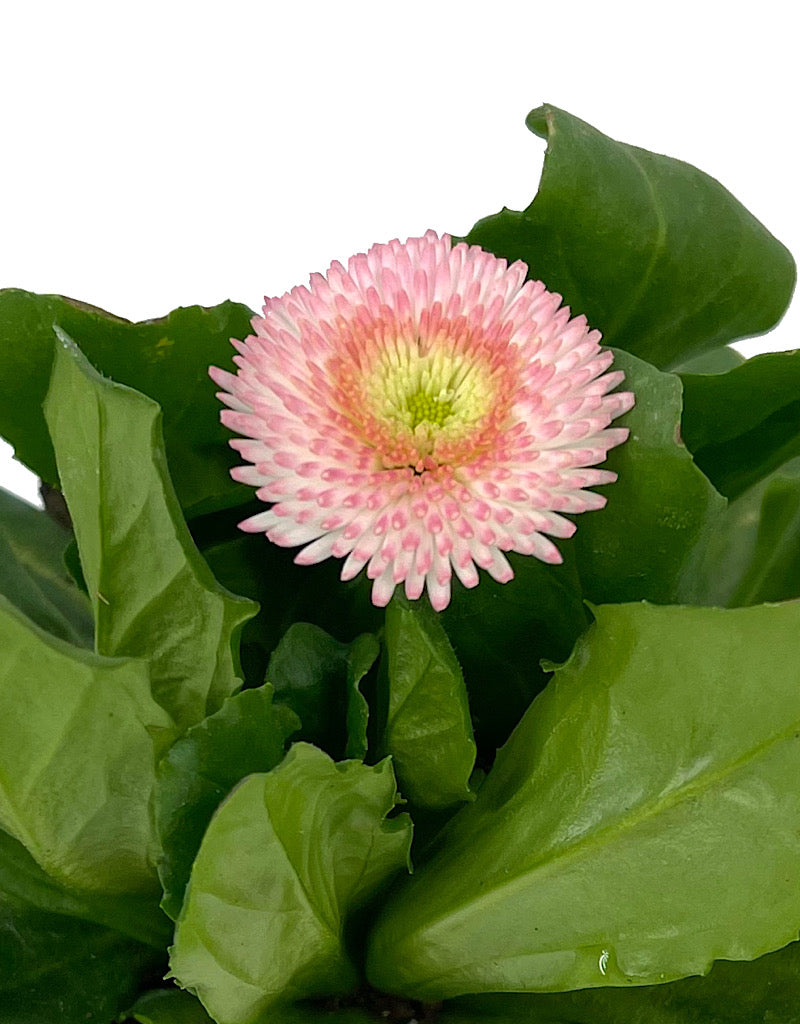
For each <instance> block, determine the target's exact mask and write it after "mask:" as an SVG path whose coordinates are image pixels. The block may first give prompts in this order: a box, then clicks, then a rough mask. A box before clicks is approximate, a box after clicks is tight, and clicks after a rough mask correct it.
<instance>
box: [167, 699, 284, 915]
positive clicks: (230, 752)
mask: <svg viewBox="0 0 800 1024" xmlns="http://www.w3.org/2000/svg"><path fill="white" fill-rule="evenodd" d="M272 693H273V691H272V687H271V686H269V685H267V686H264V687H261V688H260V689H257V690H243V691H242V692H241V693H237V694H236V695H235V696H233V697H229V698H228V700H226V701H225V703H224V704H223V705H222V707H221V708H220V709H219V711H217V712H216V714H214V715H212V716H211V717H210V718H206V719H205V720H204V721H202V722H200V723H199V724H198V725H196V726H194V727H193V728H191V729H190V730H189V731H188V732H187V733H186V735H185V736H183V737H182V738H181V739H179V740H178V741H177V742H176V743H174V744H173V745H172V747H170V749H169V751H168V753H167V755H166V757H165V758H164V759H163V761H162V762H161V764H160V765H159V766H158V782H157V787H156V803H155V806H156V824H157V828H158V833H159V838H160V839H161V846H162V851H163V852H162V857H161V861H160V863H159V871H158V873H159V877H160V878H161V885H162V887H163V889H164V898H163V900H162V902H161V906H162V907H163V908H164V910H165V911H166V912H167V913H168V914H169V916H170V917H171V918H172V919H173V920H174V919H175V918H177V916H178V913H179V912H180V909H181V904H182V903H183V894H184V891H185V889H186V883H187V882H188V880H189V873H190V872H191V869H192V862H193V861H194V858H195V856H196V855H197V851H198V850H199V849H200V842H201V840H202V838H203V833H204V832H205V830H206V827H207V826H208V823H209V821H210V820H211V816H212V815H213V813H214V811H215V810H216V809H217V807H218V806H219V804H220V803H221V802H222V800H223V799H224V798H225V797H226V796H227V794H228V793H229V792H230V791H231V789H233V787H234V786H235V785H236V783H237V782H240V781H241V780H242V779H243V778H244V777H245V775H250V774H252V773H253V772H266V771H269V770H270V769H271V768H274V767H275V765H277V764H278V763H279V762H280V761H281V760H282V759H283V755H284V753H285V745H286V740H287V739H288V737H289V736H291V734H292V733H293V732H296V731H297V729H298V728H299V727H300V721H299V719H298V718H297V716H296V715H295V714H294V713H293V712H291V711H290V710H289V708H285V707H276V706H274V705H273V703H272Z"/></svg>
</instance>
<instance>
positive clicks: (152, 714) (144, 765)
mask: <svg viewBox="0 0 800 1024" xmlns="http://www.w3.org/2000/svg"><path fill="white" fill-rule="evenodd" d="M0 650H2V651H3V659H2V662H0V750H1V751H2V762H1V764H0V827H2V828H5V829H6V830H7V831H9V832H10V833H11V834H12V835H13V836H15V837H16V838H17V839H19V841H20V842H21V843H22V844H23V845H24V846H25V847H26V848H27V849H28V850H29V851H30V853H31V854H32V855H33V857H34V858H35V859H36V861H37V862H38V863H39V864H40V865H41V866H42V868H43V869H44V870H45V871H46V872H47V873H48V874H50V875H51V876H52V877H53V878H54V879H56V880H57V881H58V882H59V883H61V884H62V885H64V886H67V887H74V888H76V889H78V890H85V891H87V892H95V893H130V892H142V891H143V892H154V891H155V889H156V887H157V881H156V875H155V867H154V864H155V857H156V854H157V842H156V837H155V834H154V830H153V825H152V821H151V811H150V800H151V798H152V793H153V786H154V783H155V765H156V760H157V757H158V756H159V755H160V753H161V752H162V750H163V747H164V745H165V743H167V742H168V741H169V739H170V738H171V731H170V730H171V726H172V722H171V720H170V718H169V716H168V715H167V714H166V712H164V711H163V709H162V708H160V707H159V706H158V704H156V703H155V701H154V700H153V698H152V696H151V695H150V680H149V678H148V673H147V664H146V663H145V662H143V661H134V660H128V659H108V658H102V657H99V656H97V655H95V654H92V653H90V652H89V651H86V650H85V649H83V648H79V647H70V645H69V644H66V643H64V642H63V641H61V640H58V639H56V638H55V637H51V636H49V635H48V634H46V633H44V632H43V631H42V630H40V629H39V628H38V627H37V626H35V625H34V624H33V623H31V622H30V621H29V620H27V619H25V618H24V616H22V615H20V613H19V612H17V611H16V609H14V608H13V607H12V606H11V605H10V604H9V603H8V602H7V601H6V599H5V598H3V597H0Z"/></svg>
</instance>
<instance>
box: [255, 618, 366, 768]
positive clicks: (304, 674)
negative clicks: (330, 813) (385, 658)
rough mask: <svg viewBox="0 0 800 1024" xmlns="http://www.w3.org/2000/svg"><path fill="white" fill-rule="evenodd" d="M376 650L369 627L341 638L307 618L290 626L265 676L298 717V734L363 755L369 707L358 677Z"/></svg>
mask: <svg viewBox="0 0 800 1024" xmlns="http://www.w3.org/2000/svg"><path fill="white" fill-rule="evenodd" d="M379 650H380V647H379V644H378V641H377V639H376V638H375V637H374V636H372V635H371V634H369V633H365V634H362V635H361V636H359V637H357V638H356V639H355V640H354V641H353V642H352V644H343V643H340V642H339V641H338V640H335V639H334V638H333V637H332V636H329V635H328V634H327V633H326V632H325V631H324V630H322V629H320V628H319V627H318V626H313V625H311V624H310V623H308V622H297V623H295V624H294V625H293V626H290V628H289V629H288V630H287V631H286V633H285V635H284V636H283V638H282V639H281V641H280V643H279V644H278V646H277V647H276V649H275V650H274V651H273V653H272V657H271V658H270V660H269V667H268V669H267V679H268V680H269V682H271V683H272V685H273V686H274V687H275V701H276V703H278V704H285V705H286V706H287V707H290V708H291V709H292V711H294V712H295V713H296V714H297V715H298V716H299V717H300V721H301V722H302V728H301V730H300V734H299V738H300V739H302V740H306V741H307V742H308V743H313V744H315V745H316V746H318V747H322V749H323V750H326V751H327V752H328V753H329V754H330V755H331V756H333V757H341V756H343V755H344V756H347V757H358V758H363V756H364V755H365V754H366V751H367V720H368V718H369V708H368V706H367V703H366V701H365V699H364V697H363V696H362V694H361V691H360V689H359V683H360V682H361V680H362V679H363V677H364V676H365V675H366V674H367V672H368V671H369V670H370V668H372V665H373V663H374V661H375V659H376V658H377V657H378V653H379Z"/></svg>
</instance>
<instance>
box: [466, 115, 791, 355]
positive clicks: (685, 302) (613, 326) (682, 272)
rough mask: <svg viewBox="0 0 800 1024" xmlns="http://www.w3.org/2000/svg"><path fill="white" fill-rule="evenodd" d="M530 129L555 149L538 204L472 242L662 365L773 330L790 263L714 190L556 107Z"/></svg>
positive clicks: (607, 336) (505, 215)
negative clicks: (518, 266)
mask: <svg viewBox="0 0 800 1024" xmlns="http://www.w3.org/2000/svg"><path fill="white" fill-rule="evenodd" d="M527 125H528V127H529V128H530V130H531V131H532V132H534V133H535V134H536V135H539V136H541V137H542V138H546V139H547V143H548V145H547V154H546V156H545V163H544V171H543V174H542V180H541V184H540V186H539V191H538V193H537V195H536V196H535V198H534V200H533V202H532V203H531V204H530V206H528V207H527V209H525V210H524V211H522V212H517V211H515V210H508V209H504V210H502V211H501V212H500V213H498V214H495V215H494V216H492V217H486V218H485V219H484V220H481V221H479V222H478V223H477V224H476V225H475V227H473V229H472V230H471V231H470V232H469V234H468V235H467V237H466V241H467V242H469V243H470V244H475V245H480V246H482V247H483V248H484V249H487V250H488V251H489V252H493V253H495V254H496V255H498V256H502V257H505V258H506V259H507V260H508V261H509V262H512V261H514V260H518V259H521V260H523V261H524V262H525V263H527V265H528V267H529V273H530V276H531V277H532V278H535V279H539V280H541V281H544V283H545V285H546V286H547V288H548V289H549V290H550V291H554V292H558V293H560V294H561V295H563V296H564V301H565V302H566V303H567V304H568V305H569V306H570V307H571V308H572V311H573V313H576V314H577V313H582V314H584V315H585V316H586V317H587V319H588V321H589V323H590V325H591V326H592V327H595V328H597V329H598V330H600V331H602V333H603V337H604V340H605V343H606V344H607V345H614V346H615V347H617V348H624V349H626V350H627V351H629V352H633V353H634V354H635V355H637V356H639V357H640V358H642V359H646V360H647V361H648V362H651V363H653V364H654V365H656V366H661V367H671V366H674V365H677V364H680V363H682V362H685V361H686V360H687V359H688V358H689V357H690V356H692V355H697V354H699V353H701V352H703V351H706V350H708V349H713V348H715V347H717V346H720V345H724V344H725V343H726V342H728V341H732V340H735V339H736V338H743V337H747V336H749V335H753V334H761V333H763V332H764V331H768V330H769V329H770V328H771V327H772V326H774V324H775V323H777V321H778V320H779V319H780V317H781V316H782V314H783V312H784V311H785V309H786V307H787V305H788V303H789V299H790V297H791V294H792V289H793V287H794V282H795V276H796V275H795V265H794V261H793V260H792V257H791V255H790V253H789V252H788V251H787V250H786V249H785V248H784V246H783V245H781V243H780V242H778V241H777V239H775V238H774V237H773V236H772V235H771V234H770V233H769V231H767V229H766V228H765V227H764V226H763V225H762V224H760V223H759V222H758V221H757V220H756V219H755V217H753V216H752V214H750V213H748V211H747V210H746V209H745V208H744V207H743V206H742V205H741V204H740V203H739V202H738V201H737V200H736V199H735V198H734V197H733V196H732V195H731V194H730V192H728V191H727V190H726V189H725V188H723V187H722V185H720V183H719V182H718V181H715V180H714V178H711V177H709V175H707V174H704V173H703V172H702V171H699V170H697V168H695V167H692V166H691V165H690V164H687V163H684V162H683V161H681V160H674V159H672V158H671V157H666V156H660V155H658V154H656V153H650V152H648V151H647V150H644V149H639V148H638V147H636V146H629V145H626V144H624V143H621V142H615V141H614V140H613V139H610V138H609V137H608V136H607V135H603V134H602V132H599V131H597V129H595V128H592V127H591V126H590V125H588V124H586V123H585V122H584V121H581V120H580V119H579V118H577V117H573V116H572V115H571V114H568V113H566V111H563V110H559V109H558V108H557V107H553V106H549V105H548V106H543V107H538V108H537V109H536V110H533V111H531V113H530V114H529V115H528V119H527Z"/></svg>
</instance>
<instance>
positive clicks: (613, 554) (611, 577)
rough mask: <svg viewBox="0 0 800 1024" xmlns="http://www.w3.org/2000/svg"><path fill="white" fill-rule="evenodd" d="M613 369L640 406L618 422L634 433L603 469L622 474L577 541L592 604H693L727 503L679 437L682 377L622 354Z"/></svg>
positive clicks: (583, 520)
mask: <svg viewBox="0 0 800 1024" xmlns="http://www.w3.org/2000/svg"><path fill="white" fill-rule="evenodd" d="M614 366H615V368H618V369H621V370H624V371H625V386H626V387H627V388H630V389H632V391H633V392H634V394H635V395H636V405H635V406H634V408H633V409H632V410H631V411H630V412H629V413H627V414H626V415H625V416H622V417H620V419H619V420H618V421H616V422H617V423H618V424H619V425H620V426H626V427H628V429H629V430H630V436H629V438H628V440H627V441H626V442H625V444H623V445H620V446H619V447H618V448H616V449H614V450H612V451H611V452H610V454H609V457H608V459H607V460H606V462H605V463H604V466H605V467H607V468H608V469H611V470H613V471H614V472H615V473H618V474H619V476H618V479H617V481H616V482H615V483H614V484H612V485H610V486H609V487H608V488H607V493H608V504H607V505H606V507H605V508H604V509H601V510H599V511H597V512H591V513H589V514H584V515H581V516H579V517H578V530H577V532H576V534H575V544H576V546H577V548H578V554H577V560H578V565H579V566H580V576H581V582H582V584H583V588H584V594H585V596H586V598H587V599H588V600H590V601H596V602H598V603H604V602H608V601H620V602H621V601H641V600H647V601H656V602H658V603H660V604H668V603H671V602H683V601H686V602H691V601H693V600H694V595H695V590H696V588H697V587H698V586H699V585H700V584H699V582H698V580H697V573H696V571H695V566H694V561H695V559H696V557H697V553H698V550H702V549H703V548H704V547H705V546H706V545H707V544H708V542H709V541H710V539H711V537H712V536H713V534H714V533H715V531H716V530H717V529H718V528H719V525H720V521H721V518H722V515H723V513H724V511H725V500H724V499H723V498H722V497H721V496H720V495H719V494H718V493H717V492H716V491H715V490H714V488H713V487H712V485H711V484H710V483H709V481H708V479H707V478H706V477H705V476H704V475H703V474H702V473H701V472H700V470H699V469H698V468H697V466H696V465H695V464H694V461H693V459H692V456H691V454H690V453H689V452H688V451H687V450H686V448H685V447H684V445H683V443H682V442H681V437H680V422H681V382H680V379H679V378H678V377H676V376H675V375H674V374H671V373H661V372H659V371H658V370H656V369H655V368H654V367H652V366H651V365H650V364H649V363H645V362H643V361H642V360H641V359H637V358H636V357H635V356H631V355H628V354H627V353H625V352H617V353H616V354H615V360H614Z"/></svg>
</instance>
